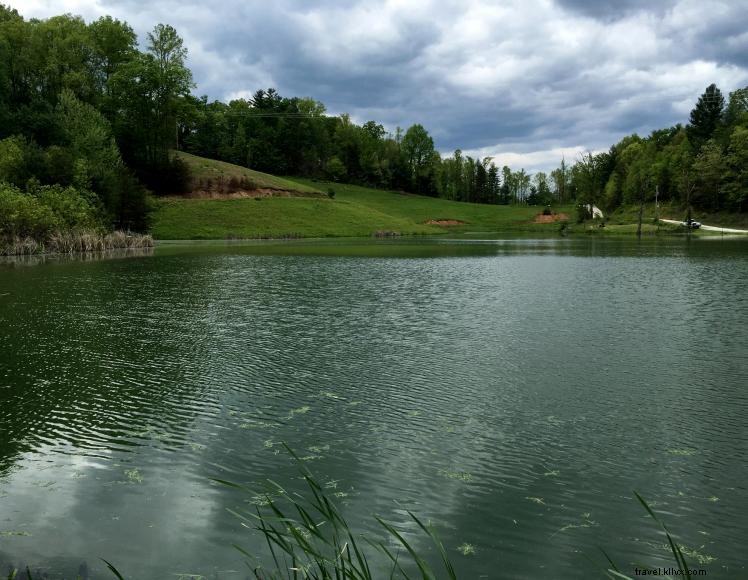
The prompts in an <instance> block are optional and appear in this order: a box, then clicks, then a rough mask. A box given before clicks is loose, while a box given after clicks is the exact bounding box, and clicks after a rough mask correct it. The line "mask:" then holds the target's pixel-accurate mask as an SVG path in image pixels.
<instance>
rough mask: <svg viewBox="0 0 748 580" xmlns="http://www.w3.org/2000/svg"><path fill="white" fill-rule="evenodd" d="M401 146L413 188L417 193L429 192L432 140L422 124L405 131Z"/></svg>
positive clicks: (431, 174) (431, 168)
mask: <svg viewBox="0 0 748 580" xmlns="http://www.w3.org/2000/svg"><path fill="white" fill-rule="evenodd" d="M401 147H402V151H403V155H404V156H405V159H406V163H407V164H408V169H409V171H410V178H411V183H412V184H413V188H414V189H415V191H416V192H418V193H431V191H430V185H431V184H430V182H431V179H432V177H433V163H434V153H435V150H434V140H433V139H432V138H431V136H430V135H429V134H428V132H427V131H426V129H424V128H423V125H418V124H416V125H413V126H412V127H410V128H409V129H408V130H407V131H406V132H405V136H404V137H403V141H402V144H401Z"/></svg>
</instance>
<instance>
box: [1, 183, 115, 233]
mask: <svg viewBox="0 0 748 580" xmlns="http://www.w3.org/2000/svg"><path fill="white" fill-rule="evenodd" d="M97 213H98V212H97V211H96V210H95V207H94V206H93V205H92V204H91V202H90V201H89V200H88V198H87V196H86V195H84V194H81V193H80V192H79V191H78V190H76V189H75V188H73V187H66V188H63V187H61V186H59V185H54V186H44V187H35V188H34V190H33V192H32V193H24V192H22V191H21V190H20V189H18V188H17V187H14V186H12V185H8V184H7V183H0V237H3V238H8V239H10V238H15V237H21V238H22V237H31V238H34V239H35V240H37V241H41V242H43V241H45V240H47V239H48V238H49V236H50V235H51V234H52V233H53V232H55V231H57V230H60V229H72V228H100V227H101V221H100V220H99V218H98V216H97Z"/></svg>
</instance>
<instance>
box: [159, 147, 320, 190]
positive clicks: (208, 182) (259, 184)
mask: <svg viewBox="0 0 748 580" xmlns="http://www.w3.org/2000/svg"><path fill="white" fill-rule="evenodd" d="M171 154H172V156H173V157H174V158H176V159H179V160H180V161H182V162H184V163H185V164H186V165H187V167H188V168H189V170H190V174H191V176H192V192H185V193H193V194H195V197H211V195H208V194H211V193H212V194H214V195H226V194H233V193H237V192H244V193H251V192H253V191H259V192H261V193H265V194H272V192H275V193H276V194H280V193H286V194H288V193H290V194H306V195H314V194H318V195H321V194H322V192H321V191H320V190H319V189H317V188H315V187H312V186H309V185H304V184H302V183H297V182H294V181H289V180H287V179H283V178H281V177H276V176H275V175H269V174H267V173H262V172H261V171H254V170H252V169H247V168H246V167H241V166H239V165H233V164H231V163H225V162H223V161H217V160H215V159H207V158H205V157H198V156H197V155H192V154H190V153H185V152H184V151H172V153H171ZM232 190H233V191H232Z"/></svg>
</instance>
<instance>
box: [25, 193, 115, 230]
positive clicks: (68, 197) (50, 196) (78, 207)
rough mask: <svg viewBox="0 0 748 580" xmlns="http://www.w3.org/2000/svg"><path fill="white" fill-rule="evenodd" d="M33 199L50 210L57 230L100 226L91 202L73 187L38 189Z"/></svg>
mask: <svg viewBox="0 0 748 580" xmlns="http://www.w3.org/2000/svg"><path fill="white" fill-rule="evenodd" d="M34 197H36V198H37V199H38V200H39V202H40V203H41V204H42V205H43V206H46V207H48V208H49V209H51V210H52V213H54V215H55V217H56V219H57V227H58V228H64V229H73V228H99V227H101V225H102V224H101V221H100V219H98V217H97V215H96V214H97V212H96V211H95V209H94V204H93V203H92V201H90V200H89V199H87V197H86V196H84V195H83V194H81V193H80V192H79V191H78V190H76V189H75V188H73V187H66V188H63V187H61V186H59V185H51V186H47V187H40V188H38V189H37V190H36V191H35V192H34Z"/></svg>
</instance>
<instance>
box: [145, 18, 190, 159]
mask: <svg viewBox="0 0 748 580" xmlns="http://www.w3.org/2000/svg"><path fill="white" fill-rule="evenodd" d="M148 52H149V53H150V55H151V56H152V57H153V58H152V59H146V60H145V62H144V63H143V64H144V65H145V66H146V67H147V68H155V75H153V73H151V74H152V75H153V76H152V80H154V81H155V86H154V89H155V90H154V93H153V106H154V113H155V117H156V122H157V123H158V126H159V128H160V131H159V134H158V145H159V154H160V155H162V156H166V155H167V153H168V149H169V148H170V147H171V146H176V143H175V139H174V138H173V136H174V135H176V124H177V119H176V112H177V110H178V101H179V99H180V98H184V97H186V96H187V95H189V92H190V89H192V87H193V86H194V85H193V83H192V72H191V71H190V69H188V68H187V67H186V66H185V59H186V58H187V49H186V48H185V47H184V42H183V41H182V38H181V37H180V36H179V35H178V34H177V31H176V30H175V29H174V28H173V27H171V26H169V25H168V24H157V25H156V26H155V27H154V29H153V32H150V33H149V34H148ZM154 77H155V78H154Z"/></svg>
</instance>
